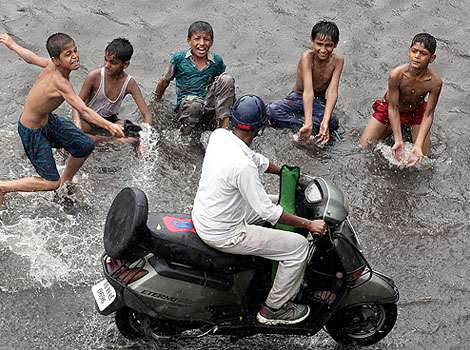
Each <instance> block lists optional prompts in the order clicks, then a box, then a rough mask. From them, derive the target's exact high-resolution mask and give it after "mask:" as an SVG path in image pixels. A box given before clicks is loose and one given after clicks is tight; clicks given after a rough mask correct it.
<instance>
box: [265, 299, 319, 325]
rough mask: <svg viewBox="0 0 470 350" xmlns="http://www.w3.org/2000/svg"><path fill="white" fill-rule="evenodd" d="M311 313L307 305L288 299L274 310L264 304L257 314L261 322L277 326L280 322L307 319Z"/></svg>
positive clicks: (296, 321)
mask: <svg viewBox="0 0 470 350" xmlns="http://www.w3.org/2000/svg"><path fill="white" fill-rule="evenodd" d="M309 314H310V308H309V307H308V306H307V305H301V304H294V303H293V302H290V301H288V302H287V303H285V304H284V306H282V307H281V308H280V309H279V310H273V309H271V308H269V307H267V306H266V305H263V306H262V307H261V309H260V310H259V312H258V314H257V315H256V319H257V320H258V322H259V323H262V324H265V325H268V326H275V325H278V324H296V323H300V322H302V321H303V320H305V319H306V318H307V317H308V315H309Z"/></svg>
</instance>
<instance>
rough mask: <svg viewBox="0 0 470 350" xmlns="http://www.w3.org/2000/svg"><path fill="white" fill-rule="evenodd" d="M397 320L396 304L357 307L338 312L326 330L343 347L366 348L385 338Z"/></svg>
mask: <svg viewBox="0 0 470 350" xmlns="http://www.w3.org/2000/svg"><path fill="white" fill-rule="evenodd" d="M396 320H397V305H396V304H377V305H376V304H364V305H356V306H352V307H348V308H344V309H341V310H338V311H337V312H336V313H335V314H334V315H333V317H332V318H331V319H330V320H329V321H328V323H327V325H326V330H327V332H328V333H329V334H330V336H331V337H332V338H333V339H334V340H335V341H336V342H337V343H339V344H341V345H359V346H366V345H371V344H374V343H377V342H378V341H379V340H381V339H383V338H385V336H386V335H387V334H388V333H390V331H391V330H392V328H393V326H394V325H395V322H396Z"/></svg>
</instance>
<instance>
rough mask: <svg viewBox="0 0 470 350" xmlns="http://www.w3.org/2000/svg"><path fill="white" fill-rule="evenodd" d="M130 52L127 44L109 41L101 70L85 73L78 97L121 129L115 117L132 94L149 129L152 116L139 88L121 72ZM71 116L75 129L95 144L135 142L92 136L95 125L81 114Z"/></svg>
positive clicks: (132, 50)
mask: <svg viewBox="0 0 470 350" xmlns="http://www.w3.org/2000/svg"><path fill="white" fill-rule="evenodd" d="M133 52H134V49H133V47H132V45H131V43H130V42H129V40H127V39H124V38H117V39H114V40H113V41H111V42H110V43H109V44H108V46H106V49H105V52H104V66H103V67H102V68H99V69H95V70H93V71H91V72H90V73H88V75H87V77H86V79H85V81H84V82H83V86H82V88H81V90H80V94H79V96H80V97H81V99H82V100H83V101H84V102H85V103H86V104H87V106H88V107H90V108H91V109H93V110H94V111H95V112H96V113H98V114H99V115H100V116H102V117H103V118H104V119H106V120H107V121H109V122H111V123H117V124H120V125H123V123H124V121H123V120H121V119H119V118H118V114H119V111H120V109H121V103H122V101H123V100H124V97H126V95H127V94H131V95H132V98H133V99H134V101H135V103H136V104H137V107H138V108H139V111H140V113H141V114H142V116H143V118H144V123H146V124H147V125H150V123H151V122H152V114H151V113H150V110H149V108H148V107H147V104H146V103H145V100H144V97H143V96H142V92H141V91H140V88H139V85H137V83H136V81H135V80H134V78H132V76H130V75H128V74H127V73H126V72H125V71H124V70H125V69H126V68H127V67H129V63H130V60H131V57H132V54H133ZM72 116H73V121H74V123H75V125H77V126H78V127H79V128H80V129H82V130H83V131H84V132H86V133H87V134H88V136H90V138H91V139H92V140H93V141H95V143H97V142H102V141H116V140H119V141H121V142H130V143H133V142H135V141H136V139H135V138H129V137H125V138H120V139H116V138H115V137H112V136H102V135H94V134H93V133H94V132H95V131H98V130H99V129H98V128H97V126H96V125H94V124H90V123H88V122H87V121H86V120H82V118H80V113H79V112H78V111H77V110H75V109H74V110H73V111H72Z"/></svg>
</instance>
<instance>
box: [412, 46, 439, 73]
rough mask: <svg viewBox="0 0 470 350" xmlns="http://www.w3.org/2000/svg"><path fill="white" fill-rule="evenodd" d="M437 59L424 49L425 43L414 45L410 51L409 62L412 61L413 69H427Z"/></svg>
mask: <svg viewBox="0 0 470 350" xmlns="http://www.w3.org/2000/svg"><path fill="white" fill-rule="evenodd" d="M435 58H436V55H432V54H431V53H430V52H429V50H428V49H426V48H425V47H424V44H423V43H414V44H413V46H411V47H410V48H409V49H408V60H409V61H410V66H411V67H413V68H416V69H423V68H426V67H427V66H428V65H429V63H431V62H432V61H434V59H435Z"/></svg>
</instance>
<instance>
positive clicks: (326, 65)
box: [294, 50, 344, 97]
mask: <svg viewBox="0 0 470 350" xmlns="http://www.w3.org/2000/svg"><path fill="white" fill-rule="evenodd" d="M343 62H344V59H343V58H342V57H340V56H338V55H336V54H335V53H332V54H331V56H330V57H329V59H328V60H327V61H318V60H315V52H314V51H313V50H307V51H305V52H304V53H303V54H302V56H301V57H300V60H299V63H298V65H297V75H296V82H295V85H294V91H296V92H299V93H302V92H303V90H304V85H305V84H304V81H303V77H304V76H305V74H303V67H306V66H307V67H311V70H312V85H313V92H314V94H315V96H316V97H318V96H321V97H324V96H325V95H326V90H327V89H328V86H329V85H330V82H331V79H332V77H333V72H334V71H335V69H336V68H337V67H339V65H342V64H343Z"/></svg>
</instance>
